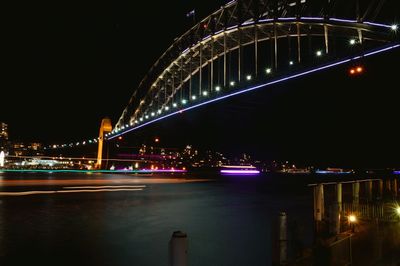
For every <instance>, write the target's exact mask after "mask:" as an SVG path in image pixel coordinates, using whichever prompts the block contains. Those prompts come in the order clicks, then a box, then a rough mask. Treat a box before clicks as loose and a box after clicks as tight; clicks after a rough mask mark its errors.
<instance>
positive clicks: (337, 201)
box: [336, 183, 343, 214]
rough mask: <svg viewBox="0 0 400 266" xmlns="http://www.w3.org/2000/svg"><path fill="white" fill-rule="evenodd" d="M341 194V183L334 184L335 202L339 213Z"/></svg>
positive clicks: (340, 210) (340, 209) (340, 211)
mask: <svg viewBox="0 0 400 266" xmlns="http://www.w3.org/2000/svg"><path fill="white" fill-rule="evenodd" d="M342 199H343V194H342V183H337V184H336V203H337V205H338V208H339V214H341V213H342V202H343V200H342Z"/></svg>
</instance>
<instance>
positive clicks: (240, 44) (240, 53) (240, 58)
mask: <svg viewBox="0 0 400 266" xmlns="http://www.w3.org/2000/svg"><path fill="white" fill-rule="evenodd" d="M238 33H239V48H238V81H239V82H240V81H241V78H242V72H241V71H242V32H241V30H240V28H239V29H238Z"/></svg>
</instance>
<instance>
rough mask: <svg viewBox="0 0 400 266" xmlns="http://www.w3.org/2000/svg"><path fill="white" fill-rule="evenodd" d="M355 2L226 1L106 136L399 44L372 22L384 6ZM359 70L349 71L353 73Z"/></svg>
mask: <svg viewBox="0 0 400 266" xmlns="http://www.w3.org/2000/svg"><path fill="white" fill-rule="evenodd" d="M360 2H363V3H362V4H363V5H361V3H359V2H358V1H349V0H326V1H309V0H292V1H271V0H258V1H255V0H237V1H231V2H229V3H228V4H226V5H225V6H222V7H221V8H220V9H219V10H217V11H216V12H214V13H212V14H211V15H209V16H208V17H207V18H205V19H203V20H202V21H201V22H200V23H198V24H197V25H196V26H194V27H193V28H192V29H190V30H189V31H188V32H186V33H185V34H183V35H182V36H181V37H179V38H177V39H175V42H174V43H173V44H172V45H171V46H170V47H169V48H168V49H167V51H166V52H165V53H164V54H163V55H162V56H161V57H160V58H159V59H158V60H157V62H156V63H155V64H154V65H153V66H152V67H151V69H150V71H149V72H148V74H147V75H146V76H145V77H144V79H143V80H142V81H141V83H140V84H139V86H138V87H137V88H135V89H134V93H133V95H132V97H131V99H130V100H129V103H128V105H127V106H126V108H125V110H124V111H123V113H122V115H121V117H120V118H119V121H118V123H117V124H116V125H115V127H114V129H113V130H112V131H111V132H110V133H107V134H105V138H106V139H113V138H115V137H117V136H120V135H123V134H126V133H128V132H130V131H133V130H136V129H139V128H141V127H144V126H146V125H149V124H151V123H154V122H156V121H159V120H161V119H165V118H167V117H170V116H173V115H175V114H179V113H181V112H184V111H188V110H190V109H193V108H196V107H199V106H203V105H206V104H208V103H211V102H215V101H218V100H222V99H225V98H227V97H232V96H235V95H238V94H241V93H245V92H248V91H252V90H255V89H261V88H265V87H267V86H268V85H272V84H275V83H278V82H283V81H285V80H287V79H292V78H297V77H300V76H303V75H307V74H310V73H313V72H316V71H319V70H323V69H327V68H331V67H334V66H337V65H340V64H345V63H351V62H356V61H357V60H358V59H362V58H363V57H366V56H370V55H373V54H377V53H380V52H383V51H386V50H390V49H394V48H397V47H399V38H398V35H399V34H397V25H394V24H392V23H391V21H390V20H391V18H390V17H387V16H386V13H385V20H382V21H380V23H378V22H376V19H377V18H380V14H382V13H383V12H385V11H384V7H385V5H384V2H385V1H374V0H370V1H360ZM392 19H393V18H392ZM354 64H356V63H354ZM362 71H363V69H362V68H355V69H353V70H352V73H351V74H355V75H356V74H357V73H358V72H362Z"/></svg>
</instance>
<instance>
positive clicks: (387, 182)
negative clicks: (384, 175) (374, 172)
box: [385, 179, 392, 194]
mask: <svg viewBox="0 0 400 266" xmlns="http://www.w3.org/2000/svg"><path fill="white" fill-rule="evenodd" d="M385 184H386V192H388V193H389V194H390V192H391V191H392V186H391V182H390V179H388V180H386V182H385Z"/></svg>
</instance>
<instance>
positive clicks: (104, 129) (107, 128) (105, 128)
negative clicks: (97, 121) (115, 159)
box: [96, 118, 112, 169]
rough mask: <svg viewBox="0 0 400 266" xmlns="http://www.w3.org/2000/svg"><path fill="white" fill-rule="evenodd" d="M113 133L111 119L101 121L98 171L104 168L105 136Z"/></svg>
mask: <svg viewBox="0 0 400 266" xmlns="http://www.w3.org/2000/svg"><path fill="white" fill-rule="evenodd" d="M111 131H112V124H111V119H110V118H104V119H103V120H102V121H101V125H100V133H99V141H98V143H99V147H98V151H97V163H96V169H101V168H102V162H103V146H104V136H105V134H106V133H109V132H111Z"/></svg>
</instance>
